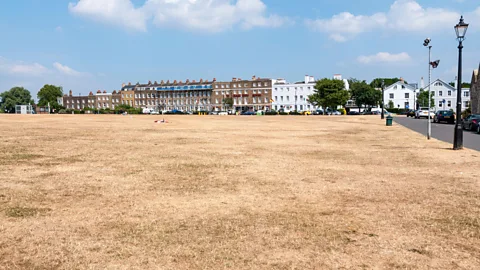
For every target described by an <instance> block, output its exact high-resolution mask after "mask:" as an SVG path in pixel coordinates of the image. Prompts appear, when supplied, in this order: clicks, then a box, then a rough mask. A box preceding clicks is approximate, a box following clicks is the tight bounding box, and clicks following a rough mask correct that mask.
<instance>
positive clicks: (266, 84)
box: [215, 82, 269, 89]
mask: <svg viewBox="0 0 480 270" xmlns="http://www.w3.org/2000/svg"><path fill="white" fill-rule="evenodd" d="M268 85H269V84H268V82H264V83H263V86H268ZM232 86H233V88H237V86H238V88H242V84H241V83H239V84H238V85H237V84H236V83H234V84H232ZM243 87H248V83H244V84H243ZM253 87H262V83H261V82H258V83H253ZM215 88H217V89H218V88H227V89H228V88H230V84H217V85H215Z"/></svg>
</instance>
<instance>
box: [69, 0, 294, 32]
mask: <svg viewBox="0 0 480 270" xmlns="http://www.w3.org/2000/svg"><path fill="white" fill-rule="evenodd" d="M68 9H69V11H70V12H71V13H72V14H75V15H78V16H82V17H85V18H88V19H91V20H95V21H99V22H103V23H107V24H110V25H118V26H120V27H123V28H126V29H129V30H133V31H143V32H145V31H147V23H148V22H149V21H150V20H151V21H152V22H153V24H154V25H156V26H157V27H170V28H184V29H192V30H200V31H205V32H221V31H225V30H228V29H231V28H232V27H234V26H236V25H238V26H240V27H241V28H243V29H250V28H253V27H279V26H281V25H284V24H290V23H292V20H290V19H289V18H287V17H282V16H279V15H276V14H268V13H267V6H266V5H265V3H263V1H262V0H237V1H236V2H235V3H232V1H229V0H173V1H172V0H147V1H146V2H145V3H144V4H143V5H142V6H141V7H138V8H137V7H135V6H134V4H133V3H132V1H131V0H103V1H99V0H79V1H78V2H76V3H70V4H69V5H68ZM119 14H121V15H119Z"/></svg>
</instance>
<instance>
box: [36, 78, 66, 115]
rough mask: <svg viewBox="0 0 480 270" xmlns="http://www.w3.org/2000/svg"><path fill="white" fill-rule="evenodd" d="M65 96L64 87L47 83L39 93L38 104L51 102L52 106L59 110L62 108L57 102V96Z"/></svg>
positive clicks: (44, 104)
mask: <svg viewBox="0 0 480 270" xmlns="http://www.w3.org/2000/svg"><path fill="white" fill-rule="evenodd" d="M62 96H63V89H62V87H61V86H55V85H50V84H45V85H44V86H43V87H42V89H40V91H38V93H37V98H38V106H47V105H48V104H49V103H50V108H51V109H55V110H56V111H58V110H59V109H61V108H62V106H60V104H58V102H57V98H59V97H62Z"/></svg>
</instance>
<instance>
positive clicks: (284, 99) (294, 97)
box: [272, 75, 317, 112]
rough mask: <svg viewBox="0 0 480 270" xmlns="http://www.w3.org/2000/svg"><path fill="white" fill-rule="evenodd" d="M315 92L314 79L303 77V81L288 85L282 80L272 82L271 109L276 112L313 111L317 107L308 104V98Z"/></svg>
mask: <svg viewBox="0 0 480 270" xmlns="http://www.w3.org/2000/svg"><path fill="white" fill-rule="evenodd" d="M314 90H315V78H314V77H313V76H309V75H305V79H304V80H303V81H300V82H296V83H288V82H287V81H286V80H284V79H277V80H273V81H272V108H273V110H276V111H284V112H290V111H299V112H303V111H314V110H317V107H316V106H314V105H312V104H310V102H309V101H308V96H309V95H312V94H313V93H314Z"/></svg>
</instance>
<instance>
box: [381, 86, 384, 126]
mask: <svg viewBox="0 0 480 270" xmlns="http://www.w3.org/2000/svg"><path fill="white" fill-rule="evenodd" d="M384 106H385V80H382V106H381V108H382V116H381V118H382V119H385V112H384V111H385V110H384V108H383V107H384Z"/></svg>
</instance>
